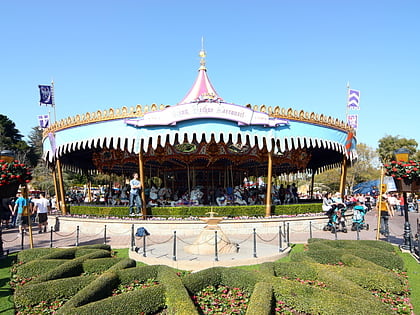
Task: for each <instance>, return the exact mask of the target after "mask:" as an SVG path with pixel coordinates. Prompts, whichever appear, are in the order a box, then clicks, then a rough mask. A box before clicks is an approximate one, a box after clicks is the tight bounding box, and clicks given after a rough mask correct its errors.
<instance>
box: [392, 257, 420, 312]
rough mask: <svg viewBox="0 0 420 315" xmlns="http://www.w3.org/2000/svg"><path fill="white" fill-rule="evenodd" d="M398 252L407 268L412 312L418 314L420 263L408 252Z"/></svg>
mask: <svg viewBox="0 0 420 315" xmlns="http://www.w3.org/2000/svg"><path fill="white" fill-rule="evenodd" d="M397 252H398V254H399V255H400V256H401V258H402V259H403V260H404V265H405V267H406V268H407V276H408V283H409V285H410V289H411V295H410V301H411V304H413V307H414V314H420V264H419V263H418V262H417V261H416V260H415V259H413V257H412V256H411V255H410V254H408V253H401V252H400V251H399V250H397Z"/></svg>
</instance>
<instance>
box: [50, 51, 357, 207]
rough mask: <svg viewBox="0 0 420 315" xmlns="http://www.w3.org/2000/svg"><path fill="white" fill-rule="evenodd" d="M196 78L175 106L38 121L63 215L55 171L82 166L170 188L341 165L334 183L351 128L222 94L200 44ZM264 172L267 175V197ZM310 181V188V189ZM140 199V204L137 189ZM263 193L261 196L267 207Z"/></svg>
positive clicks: (349, 158) (207, 187) (345, 161)
mask: <svg viewBox="0 0 420 315" xmlns="http://www.w3.org/2000/svg"><path fill="white" fill-rule="evenodd" d="M200 58H201V60H200V67H199V69H198V76H197V78H196V80H195V82H194V84H193V86H192V87H191V89H190V90H189V92H188V93H187V94H186V95H185V97H184V98H183V99H182V100H181V101H180V102H179V103H177V104H176V105H156V104H152V105H150V106H148V105H146V106H142V105H137V106H133V107H122V108H120V109H109V110H98V111H96V112H88V113H85V114H81V115H76V116H74V117H68V118H66V119H62V120H60V121H57V122H55V123H54V124H52V125H51V126H50V127H48V128H46V129H44V134H43V135H44V138H43V149H44V159H45V160H46V162H47V164H48V165H49V166H50V167H51V168H52V169H53V170H54V172H53V175H54V177H55V181H54V182H55V183H56V187H55V188H56V192H57V197H58V198H57V199H58V201H59V202H58V204H59V206H60V208H61V210H62V212H63V213H66V210H65V206H64V196H65V192H64V188H63V180H62V169H63V168H64V169H68V170H72V171H77V172H81V173H83V174H87V175H89V174H95V173H98V172H99V173H105V174H116V175H123V176H126V177H127V178H128V177H130V176H131V174H132V173H134V172H138V173H139V175H140V180H141V181H142V182H143V183H146V185H147V183H149V184H150V179H151V178H159V179H160V181H159V183H161V184H162V186H167V187H170V188H171V189H172V191H175V190H177V191H179V192H180V193H182V192H185V191H187V192H191V190H192V189H193V188H195V187H200V188H201V190H203V191H207V192H208V191H214V190H216V189H217V187H235V186H243V185H244V180H246V179H247V178H258V177H261V176H263V177H264V178H266V179H267V178H269V179H274V178H276V177H278V176H284V175H287V174H296V173H305V174H309V175H310V176H312V187H313V178H314V175H315V174H317V173H319V172H322V171H324V170H326V169H330V168H336V167H341V171H342V172H341V173H342V175H341V187H342V188H341V190H342V191H343V187H344V184H345V175H346V169H347V167H348V165H350V164H351V163H352V162H353V161H354V160H355V159H356V158H357V153H356V151H355V147H356V138H355V133H354V130H353V129H352V128H351V127H349V126H348V125H347V124H346V123H344V122H343V121H340V120H339V119H334V118H332V117H329V116H326V115H324V114H316V113H308V112H305V111H302V110H300V111H298V110H294V109H291V108H288V109H286V108H281V107H279V106H276V107H268V106H265V105H261V106H257V105H250V104H247V105H237V104H234V103H229V102H226V101H225V100H224V99H223V98H222V97H221V96H220V95H219V94H218V93H217V92H216V90H215V88H214V87H213V85H212V83H211V82H210V80H209V77H208V74H207V67H206V54H205V51H204V49H202V50H201V51H200ZM272 183H273V180H266V183H265V185H266V187H265V189H266V190H267V194H266V195H267V196H270V195H271V194H270V193H269V192H271V190H272ZM312 192H313V189H312V188H311V189H310V194H312ZM142 198H143V205H146V202H145V195H144V190H143V196H142ZM270 203H271V198H267V200H266V205H267V215H269V211H270Z"/></svg>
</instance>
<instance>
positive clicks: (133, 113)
mask: <svg viewBox="0 0 420 315" xmlns="http://www.w3.org/2000/svg"><path fill="white" fill-rule="evenodd" d="M169 106H170V105H163V104H161V105H159V106H158V105H156V104H152V105H150V107H149V106H148V105H145V106H142V105H136V106H131V107H126V106H124V107H122V108H117V109H114V108H110V109H108V110H97V111H96V112H91V113H89V112H88V113H85V114H82V115H76V116H74V117H67V118H64V119H61V120H59V121H57V122H55V123H53V124H52V125H51V126H50V127H48V128H46V129H44V132H43V136H44V137H47V135H48V134H49V133H54V132H57V131H59V130H63V129H67V128H72V127H76V126H81V125H86V124H93V123H97V122H103V121H108V120H115V119H122V118H135V117H143V116H144V114H145V113H147V112H149V111H150V112H154V111H158V110H163V109H165V108H167V107H169ZM245 106H246V107H248V108H252V109H253V110H254V111H259V112H263V113H268V114H269V115H270V117H273V118H281V119H287V120H294V121H301V122H307V123H311V124H316V125H322V126H326V127H332V128H337V129H340V130H342V131H345V132H349V131H352V132H353V133H355V130H354V129H353V128H351V127H350V126H348V125H347V124H346V123H345V122H344V121H342V120H339V119H337V118H333V117H331V116H326V115H324V114H316V113H314V112H311V113H309V112H305V111H303V110H300V111H298V110H294V109H292V108H283V107H279V106H275V107H271V106H270V107H268V106H266V105H260V106H258V105H251V104H247V105H245Z"/></svg>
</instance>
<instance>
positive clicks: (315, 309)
mask: <svg viewBox="0 0 420 315" xmlns="http://www.w3.org/2000/svg"><path fill="white" fill-rule="evenodd" d="M273 290H274V296H275V298H276V301H283V302H284V303H285V304H286V305H288V306H290V307H292V308H293V309H294V310H296V311H297V312H298V313H299V312H302V313H305V314H306V313H308V314H325V315H331V314H366V315H368V314H369V315H376V314H377V315H384V314H392V311H391V310H390V308H389V307H388V306H386V305H384V304H382V303H381V301H380V300H379V299H377V300H374V299H364V298H361V297H359V296H358V295H357V292H354V294H353V295H346V294H342V293H339V292H336V291H332V290H326V289H322V288H318V287H313V286H309V285H304V284H301V283H298V282H296V281H291V280H286V279H281V278H277V279H276V281H273Z"/></svg>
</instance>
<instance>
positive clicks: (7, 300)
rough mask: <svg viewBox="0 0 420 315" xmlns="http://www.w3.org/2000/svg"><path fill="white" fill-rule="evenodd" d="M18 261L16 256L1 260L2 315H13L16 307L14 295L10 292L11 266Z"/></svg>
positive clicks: (0, 291)
mask: <svg viewBox="0 0 420 315" xmlns="http://www.w3.org/2000/svg"><path fill="white" fill-rule="evenodd" d="M15 259H16V254H12V255H9V256H6V257H5V258H4V259H0V314H2V315H13V314H15V307H14V303H13V295H12V291H11V290H10V285H9V281H10V266H12V265H13V262H14V261H15Z"/></svg>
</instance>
